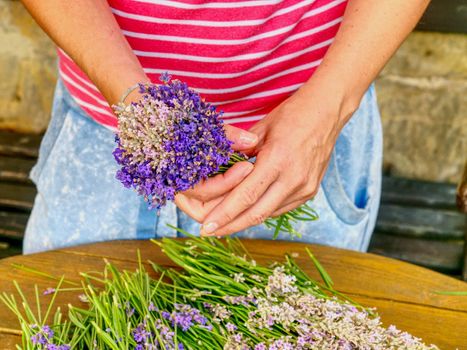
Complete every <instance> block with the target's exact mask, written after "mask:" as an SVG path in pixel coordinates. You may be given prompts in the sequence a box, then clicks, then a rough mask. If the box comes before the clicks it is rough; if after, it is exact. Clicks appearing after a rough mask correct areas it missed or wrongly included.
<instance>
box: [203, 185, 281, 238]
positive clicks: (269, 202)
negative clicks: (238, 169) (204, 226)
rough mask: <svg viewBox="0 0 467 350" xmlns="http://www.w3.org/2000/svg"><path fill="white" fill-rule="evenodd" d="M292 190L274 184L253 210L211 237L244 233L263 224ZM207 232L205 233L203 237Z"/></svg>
mask: <svg viewBox="0 0 467 350" xmlns="http://www.w3.org/2000/svg"><path fill="white" fill-rule="evenodd" d="M289 193H290V189H289V188H288V186H287V185H285V184H283V183H281V182H278V181H277V182H274V183H273V184H272V185H271V186H270V187H269V188H268V190H267V191H266V192H265V193H264V195H263V196H262V197H261V198H260V199H259V201H258V202H257V203H256V204H255V205H254V206H252V207H251V208H249V209H247V210H245V211H244V212H243V213H241V214H240V215H238V216H237V217H236V218H235V219H234V220H233V221H231V222H230V223H228V224H227V225H225V226H223V227H219V228H218V229H216V230H215V231H214V232H212V233H211V234H209V235H215V236H225V235H230V234H232V233H235V232H239V231H242V230H244V229H246V228H248V227H252V226H256V225H260V224H262V223H263V222H264V221H265V220H266V219H267V218H269V217H271V215H272V213H273V212H275V211H276V210H277V208H279V207H281V205H282V204H283V202H284V200H286V198H287V197H288V196H289ZM204 234H205V232H204V231H203V235H204Z"/></svg>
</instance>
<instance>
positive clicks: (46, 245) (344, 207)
mask: <svg viewBox="0 0 467 350" xmlns="http://www.w3.org/2000/svg"><path fill="white" fill-rule="evenodd" d="M291 132H293V129H292V130H291ZM114 146H115V145H114V135H113V133H112V131H110V130H108V129H106V128H104V127H102V126H101V125H99V124H97V123H95V122H94V121H93V120H92V119H90V118H89V116H87V115H86V113H85V112H83V111H82V110H81V109H80V107H79V106H78V105H77V104H76V103H75V101H74V100H73V98H72V97H71V96H70V95H69V93H68V92H67V90H66V88H65V87H64V86H63V84H62V83H61V81H59V82H58V84H57V88H56V91H55V98H54V102H53V111H52V119H51V122H50V125H49V127H48V129H47V132H46V134H45V136H44V138H43V140H42V144H41V147H40V152H39V159H38V162H37V164H36V166H35V167H34V168H33V170H32V171H31V178H32V180H33V181H34V183H35V184H36V185H37V190H38V194H37V196H36V199H35V202H34V208H33V210H32V213H31V217H30V219H29V222H28V225H27V228H26V234H25V239H24V253H33V252H39V251H44V250H49V249H55V248H61V247H66V246H72V245H78V244H84V243H90V242H98V241H107V240H115V239H148V238H155V237H164V236H165V237H176V236H179V234H178V233H177V232H176V231H175V230H173V229H171V228H169V227H167V225H166V224H172V225H174V226H178V227H180V228H183V229H184V230H186V231H188V232H190V233H192V234H198V232H199V224H198V223H197V222H195V221H194V220H192V219H190V218H189V217H188V216H187V215H186V214H184V213H183V212H181V211H180V210H179V209H177V208H176V206H175V205H174V204H173V203H169V204H168V205H167V206H166V207H164V208H163V209H162V210H161V212H160V215H159V216H158V215H156V213H155V212H154V211H149V210H148V209H147V205H146V203H145V202H144V201H143V200H142V198H141V197H139V196H138V195H137V194H136V193H135V192H133V191H132V190H129V189H126V188H124V187H123V186H122V185H121V184H120V183H119V181H118V180H116V179H115V173H116V171H117V165H116V162H115V161H114V159H113V156H112V151H113V149H114ZM291 157H293V154H292V155H291ZM381 160H382V131H381V121H380V116H379V112H378V108H377V103H376V96H375V91H374V88H373V86H371V87H370V89H369V90H368V91H367V93H366V94H365V96H364V97H363V99H362V102H361V105H360V107H359V109H358V110H357V112H356V113H355V114H354V115H353V117H352V119H351V120H350V122H349V123H348V124H347V125H346V126H345V127H344V129H343V130H342V132H341V134H340V136H339V138H338V141H337V144H336V146H335V149H334V152H333V155H332V158H331V161H330V164H329V167H328V169H327V172H326V175H325V177H324V180H323V181H322V183H321V186H320V189H319V191H318V194H317V195H316V197H315V199H314V200H313V201H312V202H310V205H311V206H312V207H313V208H314V209H315V210H316V211H317V212H318V214H319V216H320V218H319V220H317V221H314V222H301V223H299V224H297V226H296V229H297V230H298V231H299V232H301V234H302V237H301V238H299V239H298V238H296V240H297V241H304V242H310V243H320V244H325V245H331V246H335V247H341V248H347V249H353V250H360V251H364V250H366V249H367V247H368V243H369V241H370V237H371V233H372V231H373V228H374V225H375V221H376V215H377V211H378V206H379V199H380V191H381ZM237 235H238V236H241V237H245V238H262V239H270V238H271V237H272V232H271V231H270V230H268V229H267V228H266V227H265V226H264V225H260V226H255V227H252V228H249V229H247V230H245V231H243V232H240V233H238V234H237ZM279 239H290V237H288V236H287V235H285V234H282V235H280V237H279Z"/></svg>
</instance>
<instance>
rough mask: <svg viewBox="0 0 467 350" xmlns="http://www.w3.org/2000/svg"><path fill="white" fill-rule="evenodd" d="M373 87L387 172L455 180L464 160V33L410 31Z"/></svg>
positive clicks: (466, 154)
mask: <svg viewBox="0 0 467 350" xmlns="http://www.w3.org/2000/svg"><path fill="white" fill-rule="evenodd" d="M376 88H377V92H378V101H379V105H380V110H381V116H382V119H383V128H384V152H385V154H384V162H385V166H386V167H389V168H390V170H391V173H392V174H394V175H400V176H405V177H410V178H420V179H428V180H437V181H446V180H447V181H451V182H458V181H459V180H460V177H461V175H462V169H463V165H464V163H465V162H466V161H467V35H462V34H438V33H425V32H414V33H412V34H411V35H410V37H409V38H408V40H407V41H406V42H405V43H404V44H403V45H402V47H401V48H400V49H399V50H398V52H397V53H396V55H395V56H394V57H393V58H392V60H391V61H390V62H389V64H388V65H387V66H386V68H385V69H384V70H383V72H382V73H381V75H380V77H379V78H378V80H377V82H376Z"/></svg>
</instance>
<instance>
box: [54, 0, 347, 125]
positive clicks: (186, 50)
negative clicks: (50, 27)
mask: <svg viewBox="0 0 467 350" xmlns="http://www.w3.org/2000/svg"><path fill="white" fill-rule="evenodd" d="M108 2H109V5H110V7H111V9H112V12H113V14H114V16H115V18H116V20H117V22H118V24H119V26H120V28H121V30H122V32H123V34H124V35H125V37H126V39H127V40H128V42H129V44H130V46H131V48H132V49H133V52H134V53H135V55H136V56H137V57H138V59H139V61H140V63H141V65H142V67H143V69H144V71H145V72H146V74H147V75H148V77H149V79H151V81H153V82H158V77H159V76H160V74H161V73H164V72H168V73H170V74H171V75H172V77H173V78H176V79H180V80H181V81H184V82H186V83H187V84H188V85H189V86H191V87H192V88H193V89H194V90H196V91H198V92H199V93H200V94H201V96H202V97H204V98H205V99H206V100H207V101H209V102H212V103H213V104H214V105H216V106H217V107H218V109H220V110H222V111H223V112H224V115H223V118H224V120H225V123H226V124H233V125H235V126H238V127H241V128H245V129H248V128H249V127H251V126H252V125H253V124H254V123H255V122H257V121H258V120H260V119H262V118H263V117H264V116H265V115H266V114H267V113H268V112H270V111H271V110H272V109H273V108H275V107H276V106H278V105H279V104H280V103H281V102H282V101H284V100H285V99H286V98H287V97H288V96H290V95H291V94H292V93H293V92H294V91H296V90H297V89H298V88H299V87H300V86H301V85H302V84H303V83H305V82H306V81H307V80H308V79H309V78H310V77H311V75H312V74H313V72H314V71H315V70H316V68H317V67H318V66H319V64H320V62H321V60H322V59H323V56H324V55H325V53H326V51H327V49H328V48H329V46H330V44H331V43H332V41H333V38H334V37H335V35H336V33H337V30H338V29H339V24H340V22H341V21H342V17H343V14H344V10H345V7H346V2H347V1H346V0H243V1H242V0H215V1H213V0H211V1H209V0H133V1H131V0H109V1H108ZM58 54H59V62H60V63H59V67H60V76H61V78H62V80H63V82H64V84H65V86H66V87H67V89H68V90H69V92H70V93H71V95H72V96H73V98H74V99H75V100H76V102H77V103H78V104H79V105H80V106H81V107H82V109H83V110H84V111H85V112H86V113H87V114H89V115H90V116H91V117H92V118H93V119H94V120H95V121H97V122H98V123H100V124H102V125H104V126H106V127H109V128H116V127H117V120H116V117H115V116H114V115H113V113H112V111H111V109H110V107H109V106H108V104H107V102H106V101H105V99H104V97H103V96H102V95H101V94H100V93H99V91H98V89H97V88H96V87H95V86H94V85H93V84H92V82H91V81H90V80H89V79H88V78H87V76H86V75H85V74H84V73H83V72H82V71H81V70H80V69H79V67H78V66H77V65H76V64H75V63H74V62H73V61H72V60H71V58H70V57H68V56H67V55H66V54H65V53H64V52H63V51H62V50H60V49H59V50H58Z"/></svg>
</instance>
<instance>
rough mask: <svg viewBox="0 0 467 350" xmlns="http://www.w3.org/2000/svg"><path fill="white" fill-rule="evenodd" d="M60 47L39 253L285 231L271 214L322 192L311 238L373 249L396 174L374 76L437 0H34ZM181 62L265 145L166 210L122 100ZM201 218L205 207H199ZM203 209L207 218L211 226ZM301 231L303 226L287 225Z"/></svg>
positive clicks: (45, 148)
mask: <svg viewBox="0 0 467 350" xmlns="http://www.w3.org/2000/svg"><path fill="white" fill-rule="evenodd" d="M23 3H24V4H25V6H26V7H27V8H28V10H29V11H30V13H31V14H32V15H33V17H34V18H35V19H36V20H37V22H38V23H39V24H40V25H41V26H42V28H43V29H44V30H45V31H46V32H47V33H48V34H49V36H50V37H51V38H52V39H53V40H54V41H55V42H56V44H57V45H58V46H59V47H60V49H59V50H58V55H59V68H60V79H59V82H58V85H57V90H56V94H55V100H54V107H53V115H52V121H51V124H50V126H49V128H48V131H47V133H46V135H45V137H44V140H43V143H42V145H41V150H40V156H39V161H38V164H37V165H36V167H35V168H34V169H33V171H32V174H31V176H32V179H33V180H34V181H35V183H36V184H37V188H38V195H37V197H36V201H35V205H34V209H33V211H32V214H31V218H30V220H29V223H28V227H27V230H26V236H25V243H24V252H25V253H30V252H35V251H41V250H46V249H52V248H57V247H62V246H67V245H74V244H80V243H86V242H92V241H101V240H109V239H123V238H148V237H155V236H175V235H176V234H177V233H176V232H175V230H172V229H169V228H168V227H167V226H166V225H165V224H166V223H171V224H173V225H178V226H179V227H181V228H184V229H185V230H187V231H189V232H192V233H196V232H198V231H199V230H200V231H201V234H204V235H227V234H232V233H235V232H240V231H241V233H240V235H242V236H246V237H251V238H270V237H271V235H272V234H271V232H270V231H268V230H266V229H265V227H264V226H263V225H260V224H261V222H263V221H264V219H265V218H267V217H269V216H275V215H279V214H281V213H284V212H286V211H289V210H291V209H293V208H296V207H298V206H299V205H301V204H302V203H304V202H306V201H307V200H309V199H310V198H312V197H314V200H313V202H312V203H311V204H310V205H311V206H313V208H314V209H315V210H316V211H317V212H318V213H319V215H320V219H319V220H318V221H316V222H311V223H310V222H309V223H306V224H304V223H303V224H301V225H298V226H297V228H296V229H297V230H298V231H300V232H301V233H302V238H301V240H303V241H307V242H317V243H323V244H329V245H334V246H338V247H344V248H349V249H355V250H365V249H366V248H367V246H368V243H369V240H370V236H371V232H372V230H373V228H374V223H375V220H376V214H377V210H378V202H379V196H380V182H381V174H380V171H381V158H382V150H381V148H382V147H381V140H382V136H381V125H380V119H379V114H378V110H377V105H376V97H375V93H374V89H373V86H372V85H371V84H372V81H373V80H374V79H375V78H376V76H377V74H378V73H379V71H380V70H381V69H382V67H383V66H384V64H385V63H386V62H387V61H388V60H389V58H390V57H391V55H392V54H393V53H394V52H395V51H396V49H397V48H398V46H399V45H400V44H401V42H402V41H403V39H404V38H405V37H406V36H407V35H408V33H409V32H410V31H411V30H412V29H413V27H414V25H415V24H416V23H417V21H418V19H419V18H420V16H421V14H422V13H423V11H424V9H425V7H426V6H427V3H428V1H426V0H416V1H404V0H384V1H365V0H349V1H345V0H302V1H288V0H286V1H280V0H251V1H236V0H224V1H201V0H197V1H195V0H183V1H182V0H177V1H172V0H160V1H156V0H136V1H130V0H109V1H108V2H107V1H104V0H82V1H79V2H77V1H73V2H64V1H59V0H43V1H34V0H23ZM163 72H169V73H170V74H171V75H172V76H173V77H174V78H177V79H180V80H182V81H185V82H186V83H188V85H190V86H191V87H193V88H194V89H195V90H197V91H199V92H200V93H201V94H202V96H203V97H205V98H206V99H207V100H208V101H210V102H213V103H214V104H216V105H217V106H218V107H219V108H220V109H222V110H223V111H224V112H225V114H224V115H225V120H226V124H227V126H226V129H227V134H228V137H229V138H230V139H231V140H232V141H234V147H235V149H237V150H240V151H248V152H250V153H251V154H254V155H256V163H255V165H254V166H252V165H251V164H250V163H248V162H243V163H239V164H237V165H236V166H235V167H233V168H232V169H231V170H229V171H228V172H227V173H226V174H225V175H219V176H216V177H213V178H211V179H209V180H207V181H205V182H204V183H203V184H200V185H199V186H197V187H196V188H195V189H193V190H190V191H187V192H185V193H182V194H179V195H178V196H177V199H176V205H177V207H176V206H175V205H168V206H167V207H165V208H164V209H163V210H162V211H161V213H160V215H159V216H157V215H156V214H155V213H154V212H151V211H148V210H147V209H146V204H145V203H144V202H143V201H142V199H141V198H138V196H137V195H136V193H133V192H132V191H129V190H127V189H125V188H123V186H121V185H120V184H119V183H118V181H117V180H116V179H115V172H116V169H117V167H116V164H115V162H114V160H113V159H112V154H111V152H112V149H113V147H114V143H113V131H114V130H115V129H116V128H117V121H116V118H115V116H114V115H113V114H112V112H111V109H110V108H109V105H112V104H115V103H117V102H118V101H119V100H120V98H121V97H122V96H123V95H126V93H127V92H131V93H130V94H129V96H128V97H127V98H126V99H125V102H126V103H128V102H130V101H136V100H138V98H139V96H138V92H137V90H136V89H131V87H133V86H135V84H136V83H139V82H147V81H152V82H157V78H158V76H159V75H160V74H161V73H163ZM191 218H194V219H195V220H193V219H191ZM197 222H200V223H202V226H201V229H200V228H199V225H198V223H197ZM282 238H287V236H282Z"/></svg>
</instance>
